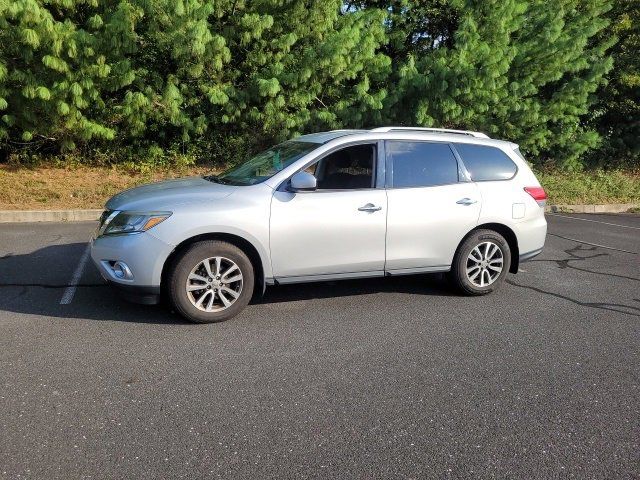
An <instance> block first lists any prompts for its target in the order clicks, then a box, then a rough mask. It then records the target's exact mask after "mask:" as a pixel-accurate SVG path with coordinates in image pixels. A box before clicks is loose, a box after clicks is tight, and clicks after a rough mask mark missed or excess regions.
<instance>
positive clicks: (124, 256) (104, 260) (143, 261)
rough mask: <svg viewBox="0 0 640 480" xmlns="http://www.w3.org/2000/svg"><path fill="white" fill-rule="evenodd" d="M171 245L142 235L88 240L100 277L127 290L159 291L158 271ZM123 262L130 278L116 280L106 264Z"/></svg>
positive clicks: (147, 235) (159, 275) (171, 248)
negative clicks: (129, 273)
mask: <svg viewBox="0 0 640 480" xmlns="http://www.w3.org/2000/svg"><path fill="white" fill-rule="evenodd" d="M173 249H174V246H173V245H169V244H167V243H165V242H163V241H162V240H159V239H158V238H156V237H154V236H153V235H150V234H148V233H146V232H142V233H135V234H131V235H113V236H103V237H98V238H95V239H93V240H92V241H91V259H92V260H93V263H95V265H96V267H97V268H98V270H99V271H100V274H101V275H102V276H103V277H104V278H105V280H107V281H108V282H109V283H111V284H113V285H115V286H118V287H121V288H127V289H129V290H130V291H131V290H132V288H130V287H133V290H140V289H142V290H143V291H144V290H146V291H152V292H153V291H155V290H156V289H157V290H158V293H159V289H160V281H161V277H162V268H163V266H164V264H165V261H166V260H167V258H168V257H169V255H170V254H171V252H172V251H173ZM115 261H119V262H124V263H125V264H126V265H127V266H128V267H129V269H130V270H131V273H132V274H133V278H132V279H123V278H118V277H116V276H115V275H114V272H113V270H112V269H111V268H109V262H115Z"/></svg>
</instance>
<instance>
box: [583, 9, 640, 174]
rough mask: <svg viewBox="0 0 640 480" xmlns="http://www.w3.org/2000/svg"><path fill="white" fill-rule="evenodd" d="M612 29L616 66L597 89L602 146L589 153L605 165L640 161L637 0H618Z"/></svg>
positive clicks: (597, 121)
mask: <svg viewBox="0 0 640 480" xmlns="http://www.w3.org/2000/svg"><path fill="white" fill-rule="evenodd" d="M609 16H610V18H611V30H610V31H607V32H603V33H602V35H610V34H611V33H613V34H615V35H616V36H617V37H618V38H619V41H618V42H617V44H616V45H615V46H614V47H613V48H612V50H611V53H612V55H613V58H614V63H615V68H614V70H613V71H612V72H611V74H610V75H609V82H608V83H607V84H606V85H603V86H602V87H601V90H600V91H599V92H598V103H597V110H596V111H597V113H600V115H599V116H598V117H597V118H596V119H595V122H594V124H595V125H596V126H597V128H598V130H599V132H600V133H601V135H602V137H603V148H602V149H599V150H597V151H595V152H593V154H592V155H590V157H591V160H592V161H593V162H594V163H597V164H600V165H606V166H612V165H613V166H618V165H621V166H631V165H633V164H634V163H635V165H636V166H637V165H638V164H640V161H639V160H638V159H639V158H640V1H639V0H617V1H616V2H615V5H614V7H613V9H612V10H611V12H610V14H609Z"/></svg>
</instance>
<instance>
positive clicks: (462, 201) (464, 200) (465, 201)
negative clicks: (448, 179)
mask: <svg viewBox="0 0 640 480" xmlns="http://www.w3.org/2000/svg"><path fill="white" fill-rule="evenodd" d="M456 203H457V204H458V205H473V204H474V203H478V201H477V200H471V199H470V198H466V197H465V198H461V199H460V200H458V201H457V202H456Z"/></svg>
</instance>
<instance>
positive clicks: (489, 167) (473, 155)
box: [455, 143, 517, 182]
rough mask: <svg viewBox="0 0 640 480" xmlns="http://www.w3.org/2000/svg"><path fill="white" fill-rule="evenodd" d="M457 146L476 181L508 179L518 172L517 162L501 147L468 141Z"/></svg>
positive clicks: (472, 177)
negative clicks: (469, 142) (471, 143)
mask: <svg viewBox="0 0 640 480" xmlns="http://www.w3.org/2000/svg"><path fill="white" fill-rule="evenodd" d="M455 147H456V150H458V153H459V154H460V156H461V157H462V162H463V163H464V165H465V167H467V170H468V171H469V174H470V175H471V180H473V181H474V182H482V181H488V180H508V179H510V178H512V177H513V176H514V175H515V174H516V171H517V167H516V165H515V163H513V161H512V160H511V159H510V158H509V157H508V156H507V154H506V153H504V152H503V151H502V150H500V149H499V148H495V147H487V146H485V145H470V144H467V143H456V144H455Z"/></svg>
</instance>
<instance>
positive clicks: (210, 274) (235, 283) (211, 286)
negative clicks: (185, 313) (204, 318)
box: [185, 257, 243, 312]
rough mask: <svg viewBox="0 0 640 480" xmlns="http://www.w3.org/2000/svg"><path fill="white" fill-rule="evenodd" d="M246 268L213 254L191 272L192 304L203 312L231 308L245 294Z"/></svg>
mask: <svg viewBox="0 0 640 480" xmlns="http://www.w3.org/2000/svg"><path fill="white" fill-rule="evenodd" d="M242 285H243V281H242V271H241V270H240V267H238V265H236V263H235V262H234V261H232V260H229V259H228V258H226V257H210V258H206V259H204V260H202V261H201V262H200V263H198V264H197V265H196V266H195V267H194V268H193V269H192V270H191V272H190V273H189V276H188V277H187V283H186V286H185V288H186V293H187V297H188V298H189V301H190V302H191V304H192V305H193V306H194V307H196V308H197V309H199V310H202V311H203V312H219V311H221V310H225V309H227V308H229V307H230V306H231V305H233V303H234V302H235V301H236V300H237V299H238V297H239V296H240V293H242Z"/></svg>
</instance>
